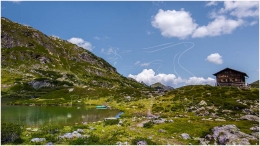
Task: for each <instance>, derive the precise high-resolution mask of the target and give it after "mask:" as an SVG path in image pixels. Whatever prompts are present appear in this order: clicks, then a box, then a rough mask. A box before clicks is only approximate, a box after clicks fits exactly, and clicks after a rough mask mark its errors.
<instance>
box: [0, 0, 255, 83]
mask: <svg viewBox="0 0 260 146" xmlns="http://www.w3.org/2000/svg"><path fill="white" fill-rule="evenodd" d="M1 16H2V17H6V18H8V19H10V20H11V21H14V22H17V23H20V24H23V25H28V26H31V27H33V28H35V29H38V30H40V31H41V32H43V33H44V34H46V35H48V36H56V37H59V38H60V39H63V40H68V41H69V42H71V43H74V44H77V45H79V46H81V47H83V48H85V49H87V50H89V51H91V52H92V53H94V54H95V55H97V56H98V57H102V58H104V59H105V60H106V61H107V62H109V63H110V64H111V65H112V66H114V67H115V68H116V69H117V71H118V73H120V74H122V75H123V76H125V77H131V78H134V79H136V80H137V81H139V82H141V81H143V82H145V83H146V84H148V85H151V84H153V83H156V82H161V83H163V84H164V85H168V86H172V87H180V86H183V85H191V84H210V85H215V76H214V75H213V74H214V73H216V72H218V71H220V70H222V69H225V68H227V67H229V68H232V69H235V70H239V71H242V72H245V73H247V75H248V76H249V78H248V79H246V82H247V83H249V84H250V83H252V82H254V81H256V80H258V79H259V3H258V2H257V1H246V2H242V1H236V2H232V1H225V2H214V1H200V2H199V1H190V2H178V1H171V2H168V1H167V2H161V1H160V2H159V1H157V2H152V1H148V2H134V1H132V2H131V1H130V2H87V1H85V2H66V1H65V2H64V1H63V2H62V1H61V2H24V1H9V2H7V1H6V2H1Z"/></svg>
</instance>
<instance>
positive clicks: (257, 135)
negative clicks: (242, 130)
mask: <svg viewBox="0 0 260 146" xmlns="http://www.w3.org/2000/svg"><path fill="white" fill-rule="evenodd" d="M251 135H253V136H254V137H255V138H257V139H259V132H253V133H251Z"/></svg>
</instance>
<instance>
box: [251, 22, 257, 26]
mask: <svg viewBox="0 0 260 146" xmlns="http://www.w3.org/2000/svg"><path fill="white" fill-rule="evenodd" d="M255 24H257V21H252V22H250V24H249V25H250V26H253V25H255Z"/></svg>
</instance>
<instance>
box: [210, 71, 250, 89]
mask: <svg viewBox="0 0 260 146" xmlns="http://www.w3.org/2000/svg"><path fill="white" fill-rule="evenodd" d="M213 75H214V76H216V85H217V86H239V87H244V86H246V82H245V79H246V78H245V77H247V78H248V75H247V74H246V73H244V72H241V71H237V70H234V69H231V68H225V69H223V70H221V71H219V72H217V73H215V74H213Z"/></svg>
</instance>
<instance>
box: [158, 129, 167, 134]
mask: <svg viewBox="0 0 260 146" xmlns="http://www.w3.org/2000/svg"><path fill="white" fill-rule="evenodd" d="M158 132H160V133H163V132H166V131H165V130H163V129H159V130H158Z"/></svg>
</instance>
